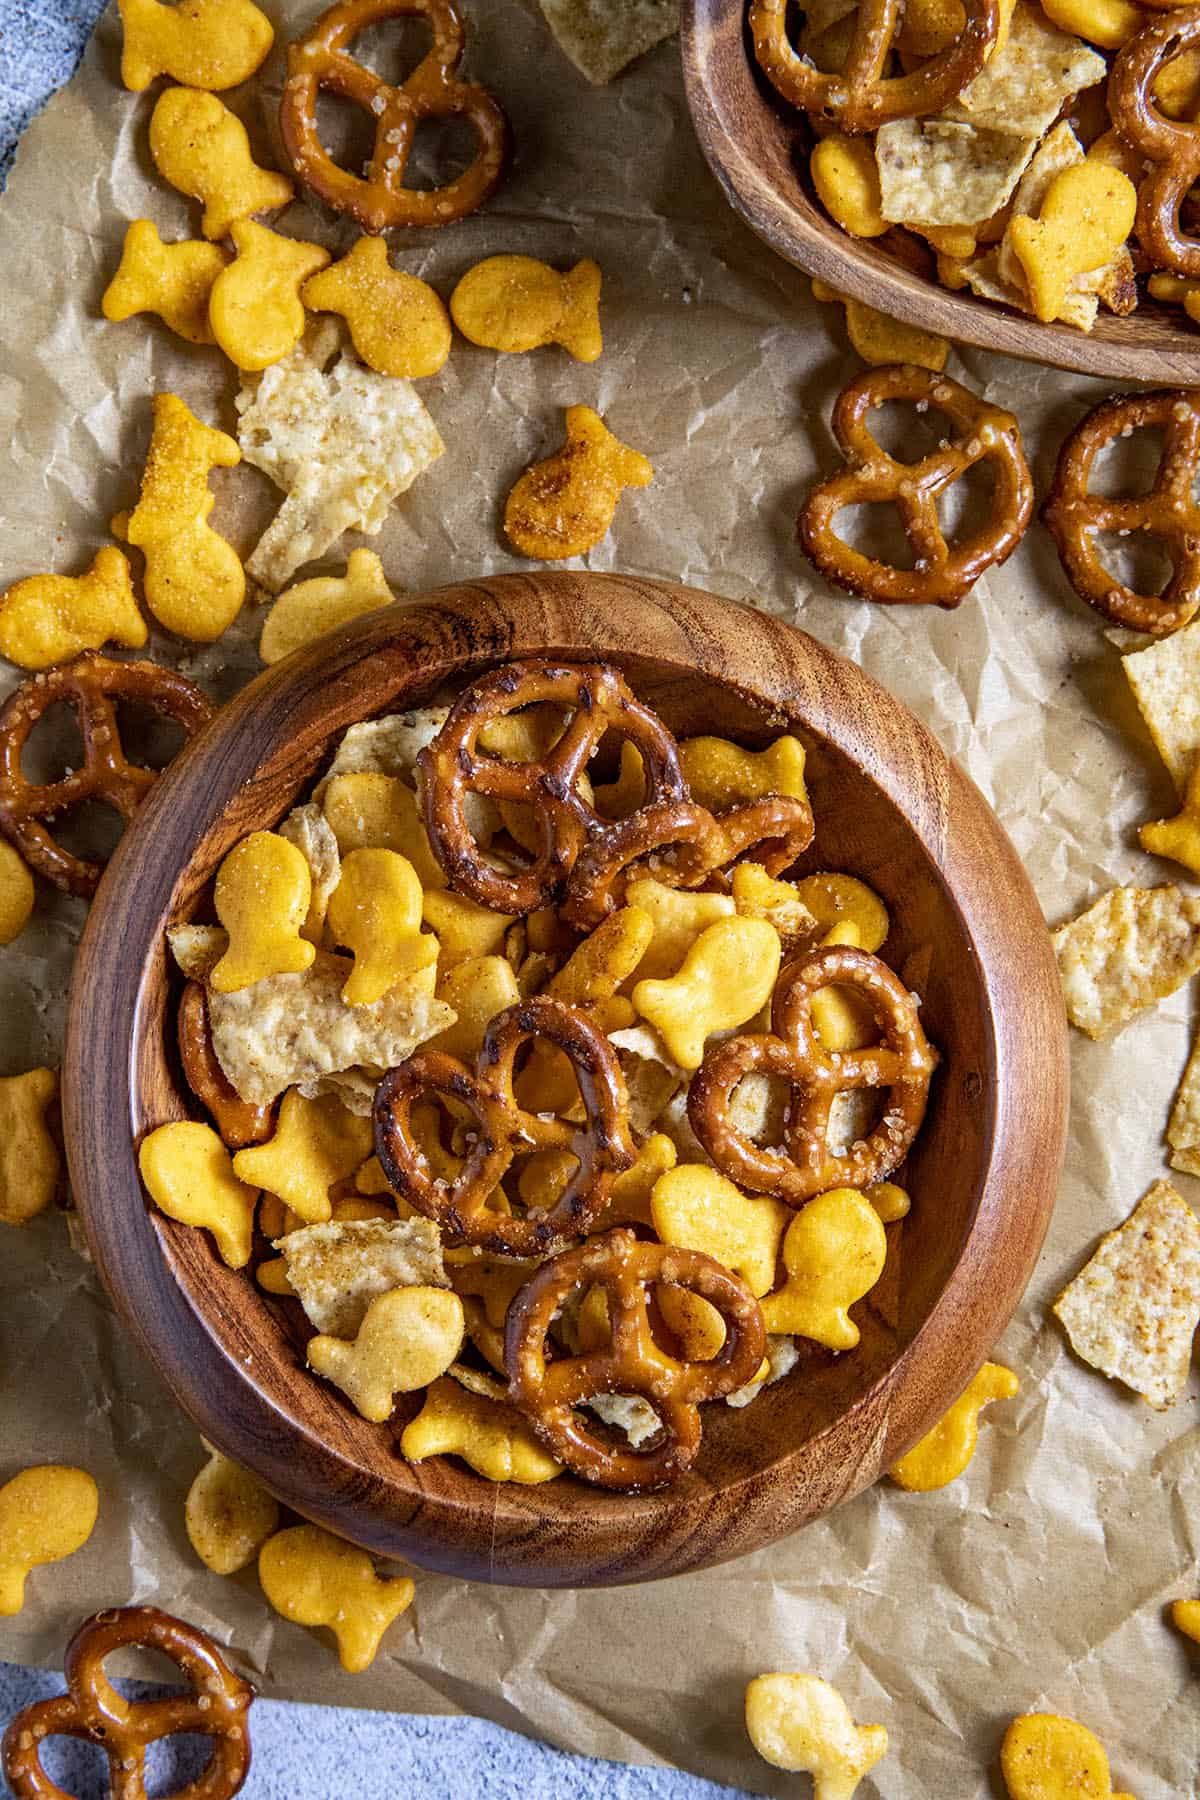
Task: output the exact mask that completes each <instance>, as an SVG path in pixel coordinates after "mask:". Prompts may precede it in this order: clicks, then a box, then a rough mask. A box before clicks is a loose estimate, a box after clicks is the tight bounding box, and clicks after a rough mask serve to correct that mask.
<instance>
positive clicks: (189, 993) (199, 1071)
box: [176, 981, 275, 1150]
mask: <svg viewBox="0 0 1200 1800" xmlns="http://www.w3.org/2000/svg"><path fill="white" fill-rule="evenodd" d="M176 1032H177V1034H178V1039H179V1060H180V1062H181V1064H182V1065H183V1073H184V1078H185V1079H186V1081H187V1084H188V1086H189V1087H190V1088H191V1090H192V1092H193V1094H195V1096H196V1098H197V1100H199V1102H200V1104H201V1105H202V1106H204V1107H205V1108H206V1109H207V1110H208V1111H209V1112H210V1113H211V1114H212V1117H213V1119H214V1121H215V1122H216V1127H217V1130H218V1131H219V1132H220V1134H221V1139H222V1142H223V1143H225V1144H227V1145H228V1146H229V1148H230V1149H231V1150H242V1149H244V1148H245V1147H246V1145H247V1144H261V1143H263V1142H265V1140H266V1139H267V1138H269V1137H270V1135H271V1131H272V1129H273V1126H274V1117H275V1114H274V1108H273V1107H270V1106H253V1105H252V1104H251V1103H250V1101H249V1100H243V1099H242V1097H241V1095H240V1094H239V1093H238V1091H237V1089H236V1088H235V1087H234V1085H233V1083H232V1082H231V1081H230V1079H229V1077H228V1076H227V1075H226V1073H225V1071H224V1069H223V1068H222V1067H221V1065H220V1063H219V1062H218V1061H217V1056H216V1052H215V1050H214V1049H213V1044H212V1033H211V1031H210V1029H209V1022H208V997H207V995H206V994H205V992H204V988H203V985H202V984H201V983H200V982H198V981H189V982H188V983H187V984H186V986H185V987H184V990H183V994H182V996H181V997H180V1001H179V1013H178V1016H177V1019H176Z"/></svg>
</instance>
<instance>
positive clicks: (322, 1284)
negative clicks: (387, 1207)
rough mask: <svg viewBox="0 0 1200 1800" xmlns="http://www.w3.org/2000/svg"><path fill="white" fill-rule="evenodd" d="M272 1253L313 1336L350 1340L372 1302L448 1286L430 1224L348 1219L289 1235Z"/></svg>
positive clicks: (439, 1243)
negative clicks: (397, 1291) (400, 1291)
mask: <svg viewBox="0 0 1200 1800" xmlns="http://www.w3.org/2000/svg"><path fill="white" fill-rule="evenodd" d="M275 1248H276V1249H277V1250H278V1251H279V1254H280V1255H281V1256H282V1257H283V1259H284V1261H285V1263H286V1264H287V1277H288V1280H289V1281H290V1282H291V1284H292V1287H293V1288H294V1290H295V1292H296V1296H297V1298H298V1299H299V1301H300V1304H301V1306H303V1308H304V1310H305V1312H306V1313H307V1314H308V1318H309V1321H310V1323H311V1324H312V1325H314V1326H315V1327H316V1329H317V1330H318V1331H325V1332H329V1333H330V1334H331V1335H332V1336H333V1337H340V1338H352V1337H354V1336H355V1335H356V1333H357V1331H358V1328H359V1326H360V1325H361V1324H362V1322H363V1319H364V1318H365V1316H366V1312H367V1308H368V1307H369V1306H370V1304H371V1302H372V1300H374V1299H377V1298H378V1296H379V1295H380V1294H390V1293H391V1292H392V1290H393V1289H394V1288H402V1287H439V1288H444V1287H449V1285H450V1283H449V1281H448V1280H447V1278H446V1270H445V1268H444V1266H443V1264H442V1240H441V1237H440V1235H439V1233H438V1228H437V1226H436V1225H435V1224H434V1223H433V1221H432V1220H431V1219H347V1220H345V1221H344V1222H343V1223H341V1224H339V1223H337V1222H336V1221H332V1220H331V1221H330V1222H329V1223H327V1224H324V1225H304V1226H302V1227H301V1228H300V1230H299V1231H289V1232H288V1234H287V1236H286V1237H282V1238H280V1239H279V1241H278V1243H277V1244H276V1245H275Z"/></svg>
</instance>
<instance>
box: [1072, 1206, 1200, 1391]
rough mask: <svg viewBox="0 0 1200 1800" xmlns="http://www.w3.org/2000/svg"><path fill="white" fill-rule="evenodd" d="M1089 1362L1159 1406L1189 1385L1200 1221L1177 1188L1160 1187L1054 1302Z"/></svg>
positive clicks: (1199, 1305) (1199, 1306)
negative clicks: (1176, 1190)
mask: <svg viewBox="0 0 1200 1800" xmlns="http://www.w3.org/2000/svg"><path fill="white" fill-rule="evenodd" d="M1053 1310H1054V1312H1055V1314H1056V1315H1057V1317H1058V1318H1059V1319H1060V1320H1061V1322H1062V1324H1063V1326H1064V1327H1065V1329H1066V1333H1067V1336H1068V1337H1069V1338H1070V1340H1071V1347H1072V1349H1073V1350H1074V1351H1075V1353H1076V1355H1077V1356H1080V1357H1082V1358H1083V1360H1084V1362H1086V1363H1090V1364H1091V1366H1092V1367H1093V1368H1094V1369H1099V1371H1100V1373H1101V1374H1102V1375H1108V1376H1110V1377H1111V1378H1112V1379H1114V1380H1116V1381H1123V1382H1124V1383H1125V1385H1126V1386H1127V1387H1130V1388H1132V1389H1133V1391H1134V1393H1136V1394H1140V1395H1141V1396H1142V1398H1143V1399H1144V1400H1146V1401H1148V1402H1149V1404H1150V1405H1151V1406H1154V1407H1158V1408H1159V1409H1162V1408H1165V1407H1168V1406H1170V1405H1171V1403H1172V1401H1173V1400H1177V1399H1178V1398H1179V1396H1180V1394H1182V1392H1183V1390H1184V1388H1185V1387H1186V1385H1187V1378H1188V1372H1189V1370H1190V1368H1191V1361H1192V1338H1193V1336H1194V1335H1195V1331H1196V1326H1197V1324H1198V1323H1200V1219H1197V1218H1196V1215H1195V1213H1193V1211H1192V1209H1191V1207H1190V1206H1188V1205H1187V1203H1186V1202H1185V1201H1184V1200H1183V1199H1182V1198H1181V1197H1180V1195H1179V1194H1177V1193H1176V1192H1175V1189H1174V1188H1173V1187H1172V1186H1171V1184H1170V1182H1169V1181H1156V1182H1155V1183H1154V1185H1153V1187H1151V1188H1150V1189H1149V1190H1148V1191H1147V1192H1146V1193H1145V1194H1144V1195H1143V1197H1142V1199H1141V1200H1139V1202H1138V1204H1137V1206H1136V1207H1135V1208H1134V1210H1133V1212H1132V1213H1131V1214H1130V1216H1129V1218H1128V1219H1126V1221H1125V1223H1124V1225H1121V1226H1119V1227H1118V1228H1117V1229H1116V1230H1115V1231H1109V1232H1107V1233H1106V1234H1105V1235H1104V1237H1103V1238H1101V1240H1100V1244H1099V1247H1098V1248H1097V1250H1096V1251H1095V1253H1094V1254H1093V1256H1092V1257H1091V1260H1090V1261H1089V1262H1088V1263H1087V1264H1086V1265H1085V1266H1084V1268H1082V1269H1081V1270H1080V1272H1079V1274H1078V1275H1077V1276H1076V1277H1075V1279H1074V1281H1072V1282H1071V1283H1070V1285H1069V1286H1068V1287H1066V1288H1064V1290H1063V1292H1062V1293H1061V1294H1060V1295H1059V1297H1058V1299H1057V1300H1056V1301H1055V1302H1054V1309H1053Z"/></svg>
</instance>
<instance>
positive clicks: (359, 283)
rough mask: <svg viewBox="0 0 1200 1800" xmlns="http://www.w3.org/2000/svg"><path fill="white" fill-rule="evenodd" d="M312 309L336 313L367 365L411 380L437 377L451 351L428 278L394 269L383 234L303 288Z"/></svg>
mask: <svg viewBox="0 0 1200 1800" xmlns="http://www.w3.org/2000/svg"><path fill="white" fill-rule="evenodd" d="M300 297H301V299H302V300H303V302H304V304H305V306H307V307H308V308H309V310H310V311H311V312H332V313H339V314H340V315H341V317H342V318H343V319H345V321H346V323H347V325H348V326H349V327H350V341H351V343H352V344H353V345H354V348H355V349H356V350H357V351H358V354H359V355H360V356H361V357H362V359H363V361H364V362H365V363H366V365H367V367H368V368H371V369H375V370H377V371H378V373H379V374H380V375H402V376H406V377H407V378H408V379H410V380H412V379H414V378H417V377H420V376H422V375H436V374H437V372H438V370H439V369H440V368H441V366H442V364H443V363H444V362H445V360H446V358H447V357H448V356H449V354H450V341H451V331H450V318H449V315H448V313H447V312H446V308H445V306H444V305H443V304H442V301H441V300H440V299H439V298H438V296H437V294H436V293H435V292H434V290H433V289H432V288H431V287H430V286H429V283H428V282H426V281H419V280H418V279H417V277H416V276H415V275H406V274H405V273H404V272H403V270H401V269H393V267H392V265H391V263H390V262H389V261H388V252H387V244H386V242H385V241H384V239H383V238H381V237H360V238H359V239H358V240H357V241H356V242H355V244H354V245H353V247H352V248H351V250H350V252H349V254H348V255H346V256H343V257H342V258H341V259H340V261H338V262H335V263H333V264H331V265H330V267H329V268H328V269H325V270H323V271H322V272H321V273H320V274H319V275H313V276H311V277H310V278H309V280H308V281H306V282H305V284H304V287H303V288H302V290H301V295H300Z"/></svg>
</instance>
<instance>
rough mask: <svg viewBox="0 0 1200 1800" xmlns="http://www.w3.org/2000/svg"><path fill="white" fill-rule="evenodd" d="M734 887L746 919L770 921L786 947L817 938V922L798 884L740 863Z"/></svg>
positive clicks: (756, 865)
mask: <svg viewBox="0 0 1200 1800" xmlns="http://www.w3.org/2000/svg"><path fill="white" fill-rule="evenodd" d="M730 888H731V890H732V894H733V904H734V907H735V909H736V911H737V912H738V913H740V914H741V916H742V917H743V918H746V919H766V920H767V921H768V922H769V923H770V924H772V925H773V926H774V927H775V929H776V931H777V932H778V933H779V935H780V937H781V938H782V939H783V941H784V943H785V944H792V943H797V942H800V943H807V942H809V941H810V940H811V939H812V938H814V937H815V936H816V935H817V921H816V920H815V919H814V918H813V915H812V914H811V912H809V910H808V908H807V906H805V904H804V902H803V900H801V898H800V895H799V890H798V889H797V887H796V884H795V883H794V882H791V881H777V880H776V879H775V877H774V876H773V875H768V874H767V871H766V870H765V869H764V868H763V867H762V865H761V863H754V862H744V863H738V864H737V865H736V866H735V868H734V871H733V876H732V879H731V881H730Z"/></svg>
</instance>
